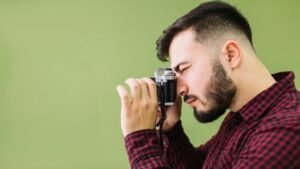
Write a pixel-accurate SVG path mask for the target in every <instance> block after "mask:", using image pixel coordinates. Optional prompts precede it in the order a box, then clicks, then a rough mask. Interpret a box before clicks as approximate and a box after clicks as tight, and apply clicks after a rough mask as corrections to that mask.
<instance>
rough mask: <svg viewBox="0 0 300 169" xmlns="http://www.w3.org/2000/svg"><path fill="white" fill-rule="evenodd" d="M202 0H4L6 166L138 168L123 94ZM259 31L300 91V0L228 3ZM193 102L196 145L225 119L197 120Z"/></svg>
mask: <svg viewBox="0 0 300 169" xmlns="http://www.w3.org/2000/svg"><path fill="white" fill-rule="evenodd" d="M199 2H201V1H199V0H198V1H186V0H178V1H174V0H151V1H146V0H106V1H104V0H103V1H102V0H86V1H84V0H48V1H46V0H44V1H43V0H39V1H38V0H7V1H5V0H0V168H1V169H99V168H103V169H116V168H129V167H128V161H127V156H126V153H125V149H124V145H123V138H122V134H121V130H120V101H119V97H118V95H117V92H116V91H115V87H116V85H117V84H124V80H125V79H126V78H128V77H143V76H152V75H153V71H154V70H155V69H156V68H157V67H166V66H168V63H161V62H159V61H158V60H157V59H156V51H155V41H156V39H157V37H158V36H159V35H160V34H161V32H162V30H163V29H164V28H165V27H166V26H168V25H169V24H170V23H171V22H173V21H174V20H175V19H176V18H177V17H179V16H181V15H182V14H184V13H186V12H187V11H189V10H190V9H192V8H193V7H195V6H196V5H197V4H199ZM229 2H231V3H233V4H235V5H236V6H238V8H239V9H240V10H241V11H242V13H244V14H245V16H246V17H247V18H248V19H249V22H250V23H251V25H252V28H253V36H254V37H253V39H254V44H255V48H256V51H257V54H258V55H259V57H260V58H261V59H262V60H263V62H264V63H265V64H266V66H267V67H268V68H269V69H270V70H271V71H272V72H277V71H285V70H293V71H294V72H295V73H296V75H297V76H298V77H297V78H298V79H296V80H297V86H298V87H300V80H299V77H300V66H299V61H300V59H299V58H300V54H299V42H298V41H299V39H300V34H299V30H300V21H299V18H300V11H299V7H300V1H296V0H294V1H293V0H290V1H283V0H281V1H280V0H277V1H276V0H265V1H261V0H253V1H246V0H235V1H233V0H232V1H229ZM191 112H192V111H191V110H190V109H189V108H188V107H187V106H184V113H183V117H182V118H183V124H184V127H185V130H186V132H187V133H188V134H189V136H190V139H191V141H192V142H193V144H194V145H198V144H200V143H203V142H205V141H206V140H207V139H209V138H210V137H211V136H212V135H213V133H215V132H216V131H217V129H218V127H219V124H220V121H221V120H222V119H220V120H218V121H216V122H214V123H211V124H206V125H203V124H198V123H197V122H196V121H195V120H194V118H193V115H192V113H191Z"/></svg>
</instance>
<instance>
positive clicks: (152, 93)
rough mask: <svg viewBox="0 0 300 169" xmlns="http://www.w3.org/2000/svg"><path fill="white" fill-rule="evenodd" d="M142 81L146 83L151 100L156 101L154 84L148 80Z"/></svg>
mask: <svg viewBox="0 0 300 169" xmlns="http://www.w3.org/2000/svg"><path fill="white" fill-rule="evenodd" d="M143 80H144V81H145V82H146V83H147V87H148V92H149V96H150V98H151V99H152V100H156V101H157V86H156V83H155V82H154V81H153V80H151V79H150V78H143Z"/></svg>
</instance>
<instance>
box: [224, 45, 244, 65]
mask: <svg viewBox="0 0 300 169" xmlns="http://www.w3.org/2000/svg"><path fill="white" fill-rule="evenodd" d="M222 53H223V55H222V57H224V58H223V60H225V62H226V63H227V65H228V66H229V67H230V68H231V69H236V68H238V67H239V66H240V64H241V60H242V56H241V49H240V46H239V44H238V43H237V42H236V41H234V40H228V41H226V43H225V44H224V45H223V47H222Z"/></svg>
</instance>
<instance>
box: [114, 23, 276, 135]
mask: <svg viewBox="0 0 300 169" xmlns="http://www.w3.org/2000/svg"><path fill="white" fill-rule="evenodd" d="M169 54H170V64H171V68H172V69H173V71H174V72H175V73H176V78H177V94H178V99H177V101H176V104H175V105H174V106H171V107H168V108H167V119H166V121H165V123H164V126H163V130H164V131H165V132H168V131H170V130H172V128H173V127H174V126H175V124H176V123H177V122H178V121H179V120H180V115H181V103H182V101H181V98H180V96H182V97H184V98H185V99H184V101H185V102H186V103H188V104H189V105H190V106H191V107H192V108H193V109H195V110H196V111H197V112H202V113H209V110H210V109H211V108H212V107H213V106H215V105H214V100H211V98H209V97H207V92H209V91H210V90H211V88H210V87H211V86H210V79H211V77H212V75H213V65H214V63H216V62H219V63H220V64H221V65H222V67H223V69H224V70H225V72H226V75H227V76H228V77H229V78H230V79H231V80H232V83H233V84H234V85H235V87H236V89H237V90H236V92H235V95H234V97H233V98H232V99H231V101H230V104H229V105H228V109H229V110H231V111H234V112H235V111H238V110H239V109H240V108H242V106H243V105H245V104H246V103H247V102H249V101H250V100H251V99H252V98H254V97H255V96H256V95H257V94H259V93H260V92H262V91H263V90H265V89H267V88H268V87H270V86H271V85H273V84H274V83H275V80H274V79H273V77H272V76H271V74H270V72H269V71H268V70H267V69H266V67H265V66H264V65H263V64H262V63H261V61H260V60H259V59H258V58H257V56H256V54H255V52H254V51H253V48H252V46H251V44H250V43H249V42H248V41H247V39H246V38H245V37H244V36H243V35H240V34H237V33H230V32H228V33H224V34H222V36H219V37H218V39H215V40H213V41H209V40H208V41H205V42H202V43H201V42H199V41H198V40H196V33H195V31H194V30H193V29H192V28H190V29H187V30H184V31H182V32H180V33H178V34H177V35H176V36H175V37H174V38H173V40H172V42H171V45H170V48H169ZM257 79H259V80H257ZM126 83H127V84H128V86H129V88H130V93H129V92H127V91H126V90H125V88H124V87H123V86H121V85H118V86H117V91H118V93H119V96H120V99H121V105H122V106H121V127H122V132H123V135H124V137H126V136H127V135H128V134H130V133H132V132H135V131H139V130H145V129H154V128H155V123H156V121H157V119H158V118H159V116H160V113H159V112H158V111H157V110H158V104H157V96H156V84H155V83H154V82H153V81H152V80H151V79H149V78H142V79H133V78H129V79H127V80H126Z"/></svg>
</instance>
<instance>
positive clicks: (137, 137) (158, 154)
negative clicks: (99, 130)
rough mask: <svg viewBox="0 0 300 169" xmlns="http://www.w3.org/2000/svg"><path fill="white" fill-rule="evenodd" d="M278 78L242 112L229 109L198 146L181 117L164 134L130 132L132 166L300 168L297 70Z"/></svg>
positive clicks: (127, 140) (140, 168) (138, 168)
mask: <svg viewBox="0 0 300 169" xmlns="http://www.w3.org/2000/svg"><path fill="white" fill-rule="evenodd" d="M273 77H274V78H275V79H276V81H277V83H275V84H274V85H273V86H271V87H270V88H268V89H267V90H265V91H263V92H262V93H260V94H259V95H257V96H256V97H255V98H253V99H252V100H251V101H250V102H248V103H247V104H246V105H245V106H243V107H242V108H241V109H240V110H239V111H238V112H230V113H229V114H228V115H227V116H226V118H225V119H224V121H223V123H222V125H221V127H220V129H219V131H218V133H217V134H216V135H215V136H214V137H212V139H210V140H209V141H208V142H207V143H206V144H204V145H201V146H200V147H198V148H194V147H193V146H192V144H191V143H190V141H189V139H188V138H187V136H186V135H185V134H184V131H183V128H182V126H181V122H179V123H178V124H177V125H176V126H175V127H174V129H173V130H172V131H171V132H170V133H165V135H164V151H162V149H161V147H160V144H159V139H158V137H157V132H156V131H155V130H142V131H137V132H134V133H131V134H129V135H128V136H127V137H126V138H125V146H126V150H127V153H128V157H129V161H130V165H131V168H134V169H145V168H147V169H149V168H156V169H158V168H160V169H167V168H176V169H184V168H188V169H193V168H205V169H206V168H214V169H227V168H264V169H266V168H280V169H285V168H289V169H290V168H298V169H299V168H300V92H298V91H297V90H296V88H295V84H294V81H293V80H294V74H293V73H292V72H286V73H277V74H275V75H273Z"/></svg>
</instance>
